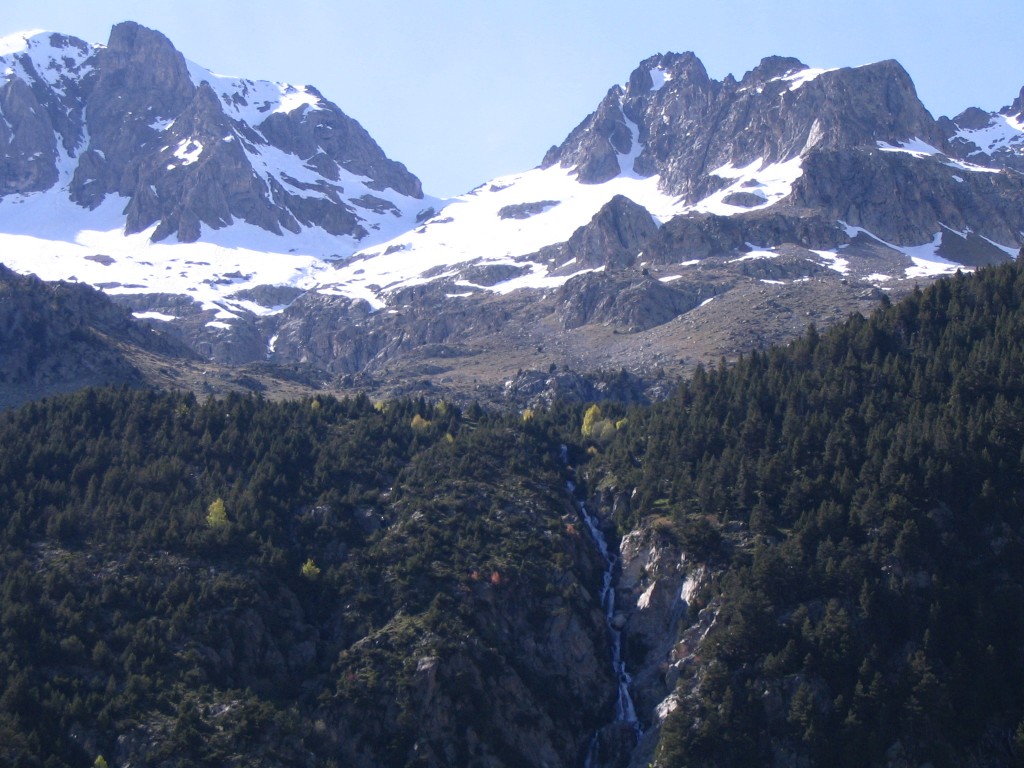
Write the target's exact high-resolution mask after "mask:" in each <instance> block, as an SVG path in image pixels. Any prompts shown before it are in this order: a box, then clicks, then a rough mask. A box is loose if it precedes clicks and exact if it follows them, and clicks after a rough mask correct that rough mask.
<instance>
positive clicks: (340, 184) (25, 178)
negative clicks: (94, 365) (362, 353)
mask: <svg viewBox="0 0 1024 768" xmlns="http://www.w3.org/2000/svg"><path fill="white" fill-rule="evenodd" d="M0 73H2V75H3V85H2V87H0V230H2V232H3V235H2V238H0V239H2V245H3V250H4V253H5V261H6V262H7V263H8V264H9V265H10V266H12V267H14V268H16V269H19V270H21V271H31V272H35V273H37V274H39V275H40V276H42V277H44V278H48V279H58V278H60V279H77V280H79V281H83V282H87V283H90V284H92V285H96V286H100V287H104V288H105V289H106V290H108V291H110V292H112V293H118V292H121V293H124V292H148V293H154V292H161V293H181V294H184V295H188V294H189V293H190V292H191V294H192V295H193V296H194V297H195V298H197V299H198V300H201V301H206V302H209V301H210V300H214V299H217V298H219V297H221V296H222V295H224V294H226V293H228V292H229V291H225V290H224V286H231V287H233V288H234V289H236V290H237V289H244V288H246V287H252V282H251V281H250V280H248V278H246V275H250V276H255V275H256V273H259V277H258V278H255V277H254V279H255V280H256V282H257V283H259V284H264V283H271V284H298V285H302V286H305V287H311V286H312V285H313V284H315V280H313V279H312V278H311V275H313V274H315V273H316V272H317V271H318V270H319V269H321V268H323V266H324V260H325V259H330V258H339V257H344V256H347V255H348V254H349V253H351V252H352V251H353V250H354V249H355V248H357V247H359V246H360V245H362V244H367V243H373V242H375V241H378V240H382V239H388V238H390V237H393V236H394V235H396V234H397V233H399V232H402V231H405V230H407V229H409V228H410V227H412V226H414V225H415V223H416V221H417V218H418V217H423V216H429V215H431V214H432V213H433V209H432V206H436V205H437V201H436V200H433V199H429V198H425V197H424V195H423V191H422V188H421V185H420V182H419V180H418V179H417V178H416V177H415V176H413V175H412V174H411V173H409V172H408V171H407V170H406V168H405V167H404V166H403V165H402V164H400V163H397V162H395V161H393V160H390V159H388V158H387V157H386V156H385V155H384V153H383V151H382V150H381V149H380V148H379V147H378V146H377V144H376V143H375V142H374V141H373V139H372V138H371V137H370V136H369V134H367V133H366V131H365V130H364V129H363V128H362V127H361V126H360V125H359V124H358V123H357V122H356V121H355V120H353V119H352V118H350V117H348V116H347V115H345V114H344V113H343V112H342V111H341V110H340V109H339V108H338V107H337V106H335V105H334V104H332V103H331V102H329V101H327V100H326V99H325V98H324V97H323V96H322V95H321V94H320V93H319V92H318V91H317V90H316V89H315V88H313V87H311V86H293V85H288V84H282V83H269V82H257V81H252V80H246V79H244V78H237V77H225V76H221V75H216V74H213V73H211V72H209V71H208V70H206V69H204V68H203V67H201V66H199V65H198V64H195V63H192V62H189V61H186V59H185V58H184V57H183V56H182V55H181V54H180V53H179V52H178V51H176V50H175V49H174V47H173V45H172V44H171V43H170V41H168V40H167V39H166V38H165V37H164V36H163V35H161V34H160V33H159V32H155V31H153V30H149V29H146V28H145V27H141V26H139V25H137V24H134V23H131V22H126V23H122V24H118V25H116V26H115V27H114V28H113V29H112V30H111V35H110V39H109V42H108V43H107V44H106V45H90V44H87V43H85V42H84V41H82V40H78V39H76V38H73V37H68V36H65V35H60V34H54V33H48V32H33V33H22V34H16V35H11V36H9V37H6V38H3V39H2V40H0ZM185 243H190V244H194V245H193V246H192V247H189V248H181V247H180V246H181V244H185ZM203 286H206V287H207V289H205V290H204V288H203ZM215 286H216V287H215Z"/></svg>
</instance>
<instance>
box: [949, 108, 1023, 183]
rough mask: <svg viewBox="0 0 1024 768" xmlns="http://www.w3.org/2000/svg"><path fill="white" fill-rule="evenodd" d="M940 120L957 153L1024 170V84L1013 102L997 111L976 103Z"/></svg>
mask: <svg viewBox="0 0 1024 768" xmlns="http://www.w3.org/2000/svg"><path fill="white" fill-rule="evenodd" d="M939 124H940V125H941V127H942V128H943V131H944V132H945V134H946V138H947V140H948V141H949V146H950V148H951V149H952V150H953V152H954V153H955V154H956V155H957V157H961V158H963V159H965V160H969V161H970V162H972V163H976V164H978V165H984V166H987V167H990V168H1012V169H1013V170H1016V171H1021V172H1024V88H1022V89H1021V92H1020V95H1018V96H1017V98H1016V99H1015V100H1014V102H1013V103H1012V104H1011V105H1010V106H1008V107H1003V108H1002V109H1001V110H999V111H998V112H985V111H984V110H981V109H978V108H977V107H971V108H970V109H967V110H964V111H963V112H961V113H960V114H959V115H957V116H956V117H954V118H953V119H952V120H950V119H948V118H942V119H940V121H939Z"/></svg>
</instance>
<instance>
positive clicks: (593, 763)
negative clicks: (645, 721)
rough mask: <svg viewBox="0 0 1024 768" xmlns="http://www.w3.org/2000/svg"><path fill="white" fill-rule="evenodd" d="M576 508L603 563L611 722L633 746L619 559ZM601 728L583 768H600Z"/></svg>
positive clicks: (582, 508) (637, 733) (636, 730)
mask: <svg viewBox="0 0 1024 768" xmlns="http://www.w3.org/2000/svg"><path fill="white" fill-rule="evenodd" d="M562 460H563V461H566V462H567V460H568V449H567V448H566V447H565V446H562ZM568 488H569V492H570V493H571V494H573V495H574V498H575V491H576V485H575V484H574V483H573V482H572V481H569V483H568ZM576 509H577V510H578V511H579V513H580V517H581V518H582V520H583V522H584V523H585V524H586V526H587V530H588V531H589V532H590V537H591V538H592V539H593V541H594V544H595V545H596V546H597V550H598V552H600V554H601V559H602V560H603V561H604V564H605V567H604V575H603V577H602V583H601V596H600V597H601V607H602V608H603V609H604V617H605V624H606V625H607V627H608V634H609V636H610V639H611V651H612V671H613V672H614V673H615V679H616V681H617V683H618V695H617V698H616V701H615V716H614V718H613V720H612V724H616V723H622V724H625V725H627V726H629V727H630V728H631V729H632V731H633V738H634V741H633V744H634V745H635V744H636V742H638V741H639V740H640V737H641V736H642V735H643V729H642V728H641V726H640V721H639V719H638V718H637V716H636V707H635V706H634V704H633V697H632V696H631V695H630V692H629V684H630V682H631V680H632V679H631V678H630V676H629V673H628V672H627V671H626V663H625V661H623V659H622V629H621V628H620V627H616V622H615V583H614V581H615V575H616V569H617V568H618V565H619V556H618V555H617V554H615V553H612V552H611V551H610V550H609V548H608V540H607V539H606V538H605V536H604V532H603V531H602V530H601V528H600V526H599V525H598V524H597V520H595V519H594V516H593V515H591V514H590V511H589V510H588V509H587V505H586V504H585V503H584V502H583V500H582V499H579V498H576ZM602 730H603V729H598V731H597V732H596V733H594V736H593V738H592V739H591V742H590V747H589V749H588V750H587V757H586V760H585V761H584V763H583V765H584V768H599V763H598V762H597V760H598V759H599V757H600V754H599V753H600V736H601V731H602Z"/></svg>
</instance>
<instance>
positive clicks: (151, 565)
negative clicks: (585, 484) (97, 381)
mask: <svg viewBox="0 0 1024 768" xmlns="http://www.w3.org/2000/svg"><path fill="white" fill-rule="evenodd" d="M472 410H473V413H472V414H471V415H472V417H473V418H472V419H469V418H467V417H464V416H463V415H462V414H461V413H460V412H459V411H458V410H457V409H455V408H453V407H451V406H441V407H438V406H433V405H429V404H426V403H424V402H422V401H418V402H417V401H396V402H391V403H388V404H387V407H386V408H380V409H378V408H375V407H374V405H373V404H372V403H371V402H370V401H369V400H368V399H366V398H355V399H352V400H335V399H332V398H318V399H316V400H313V401H304V402H291V403H270V402H265V401H263V400H261V399H259V398H255V397H244V396H237V395H231V396H229V397H227V398H225V399H224V400H209V401H206V402H199V401H197V400H196V399H195V398H193V397H192V396H189V395H182V394H160V393H156V392H149V391H131V390H120V391H111V390H100V391H96V390H88V391H84V392H81V393H79V394H76V395H73V396H67V397H60V398H55V399H48V400H43V401H40V402H36V403H33V404H31V405H28V406H26V407H23V408H22V409H20V410H18V411H14V412H8V413H5V414H0V445H2V446H3V448H2V449H0V764H2V765H11V766H44V765H45V766H62V765H67V766H83V765H92V764H101V763H102V761H104V760H106V761H107V762H109V763H110V764H111V765H122V764H126V763H128V762H131V763H132V764H146V765H150V764H152V765H156V764H159V765H182V766H184V765H197V764H206V765H210V764H216V765H220V764H232V765H235V764H261V765H289V766H292V765H310V766H314V765H316V766H319V765H330V764H331V762H330V761H331V760H334V761H336V764H337V765H404V764H406V762H413V763H414V762H415V760H413V758H412V757H411V756H414V755H415V754H416V753H417V752H419V753H420V754H423V752H424V751H425V750H433V751H436V752H437V753H438V754H442V755H450V758H449V757H444V758H443V759H442V762H444V761H447V760H448V759H451V760H454V762H455V763H456V764H458V763H463V764H466V763H468V761H469V760H470V757H471V756H470V753H469V752H468V750H469V749H471V748H472V743H471V742H468V741H467V740H466V738H465V734H466V730H467V728H468V729H470V730H473V731H475V732H476V733H478V734H484V735H485V736H486V738H487V740H488V743H489V744H491V745H494V746H491V747H489V748H490V749H496V748H498V747H500V739H499V738H498V737H496V736H495V735H494V732H495V730H496V729H498V728H499V727H500V728H504V729H506V730H511V729H513V728H523V729H529V728H533V726H532V724H531V722H523V723H519V724H511V725H504V724H502V722H503V717H504V716H503V715H501V714H500V713H501V711H503V710H504V711H507V710H509V709H515V710H521V711H532V712H534V715H533V717H536V718H542V719H544V720H545V721H546V722H548V723H549V724H552V725H554V726H557V727H558V728H559V729H561V730H564V731H566V732H569V733H578V734H579V735H578V736H575V737H570V738H567V739H563V740H562V742H561V743H560V744H559V745H558V746H559V748H560V749H561V750H562V752H561V754H562V756H563V758H564V759H565V760H571V759H573V758H574V756H575V754H576V753H577V751H578V749H579V744H578V743H577V742H578V741H580V740H583V739H585V738H586V736H585V734H586V732H587V730H588V729H589V728H592V727H593V726H592V722H593V721H594V720H596V718H598V717H599V716H600V714H601V709H602V707H603V704H604V699H603V698H602V697H603V696H604V691H605V689H606V688H610V681H608V680H605V679H603V678H602V679H601V680H600V681H598V682H599V683H600V685H599V686H597V688H596V689H595V688H593V687H591V688H583V687H581V686H580V685H579V684H577V683H576V682H575V681H574V679H573V678H574V677H575V674H576V670H574V669H573V668H572V666H571V665H564V668H562V669H558V668H555V664H553V660H552V658H551V656H552V653H551V652H550V651H549V650H548V646H549V645H550V644H552V643H554V642H559V641H562V638H560V637H559V635H558V632H557V631H553V630H552V627H551V624H550V622H551V620H552V617H551V616H549V615H548V612H551V614H552V615H562V616H564V617H573V616H575V617H576V618H574V619H572V621H574V622H577V623H582V624H583V625H584V626H586V625H587V622H588V621H589V617H590V615H591V614H590V608H591V597H590V595H589V594H588V592H587V591H586V589H584V588H582V587H581V579H583V578H584V577H586V578H587V581H588V586H589V581H590V580H591V579H590V577H591V576H592V574H591V573H590V568H591V566H590V564H589V560H588V554H589V552H588V550H587V547H586V544H585V542H583V541H581V540H580V538H579V537H577V536H572V535H570V534H569V533H568V532H567V531H566V526H565V522H564V520H563V517H564V516H565V515H566V514H567V510H566V507H565V504H564V499H563V498H562V495H561V492H560V491H559V489H560V488H561V487H562V486H561V479H560V472H561V467H560V466H559V464H558V460H557V455H558V445H557V444H552V443H550V442H549V440H548V437H549V435H548V432H547V430H546V427H544V425H543V423H542V422H544V419H543V418H538V419H536V420H535V421H534V422H533V423H532V424H531V425H530V426H529V428H522V427H521V426H520V424H521V420H520V418H519V417H518V415H516V416H509V417H508V418H507V419H506V418H494V417H489V416H486V415H485V414H483V413H482V412H480V411H479V409H472ZM211 499H213V501H212V502H211V501H210V500H211ZM580 569H583V570H580ZM541 606H544V607H543V608H542V607H541ZM595 634H596V635H597V637H598V638H600V634H599V633H597V632H595ZM531 653H536V654H537V655H538V656H541V657H543V658H539V659H533V658H531V657H530V656H531ZM434 658H436V659H440V660H441V661H439V662H438V664H437V665H436V666H431V665H430V664H428V663H427V662H426V661H423V660H424V659H428V660H429V659H434ZM428 671H429V675H428ZM603 671H604V670H602V672H603ZM474 681H475V682H474ZM490 688H495V689H501V688H503V689H507V690H511V691H513V692H514V693H515V695H516V697H517V699H518V700H517V703H516V705H515V707H512V706H511V705H510V703H509V701H508V700H507V698H508V696H510V695H511V694H509V695H508V696H505V699H506V700H502V696H497V695H495V696H490V695H489V694H488V693H487V691H488V690H489V689H490ZM461 696H475V697H478V699H479V700H478V701H476V703H475V705H474V706H473V707H472V708H469V709H466V708H465V707H462V706H461V705H459V706H456V704H455V703H453V702H456V701H459V700H460V697H461ZM435 707H436V708H440V709H441V710H446V709H448V710H451V712H450V713H449V714H448V715H446V719H445V720H444V721H443V722H441V723H438V724H437V725H436V727H435V728H434V729H433V730H430V729H426V728H423V727H422V724H423V721H424V718H425V717H428V716H429V714H430V712H432V711H433V709H434V708H435ZM499 724H501V725H499ZM488 734H489V735H488ZM503 738H509V739H514V740H518V742H520V743H524V742H522V738H521V737H517V736H507V737H503ZM453 744H454V745H455V746H452V745H453ZM506 749H507V750H509V752H508V754H513V755H514V754H516V753H517V750H518V749H519V747H514V746H508V747H506ZM453 750H454V751H453ZM485 751H486V750H485Z"/></svg>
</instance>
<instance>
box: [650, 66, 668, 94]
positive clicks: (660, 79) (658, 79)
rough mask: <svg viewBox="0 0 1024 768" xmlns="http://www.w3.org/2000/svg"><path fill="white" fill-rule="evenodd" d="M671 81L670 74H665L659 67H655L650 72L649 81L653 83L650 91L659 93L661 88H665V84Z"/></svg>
mask: <svg viewBox="0 0 1024 768" xmlns="http://www.w3.org/2000/svg"><path fill="white" fill-rule="evenodd" d="M671 79H672V73H671V72H667V71H666V70H664V69H662V68H661V67H655V68H654V69H652V70H651V80H653V81H654V82H653V85H651V90H652V91H660V90H661V89H662V88H664V87H665V83H667V82H668V81H669V80H671Z"/></svg>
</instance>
